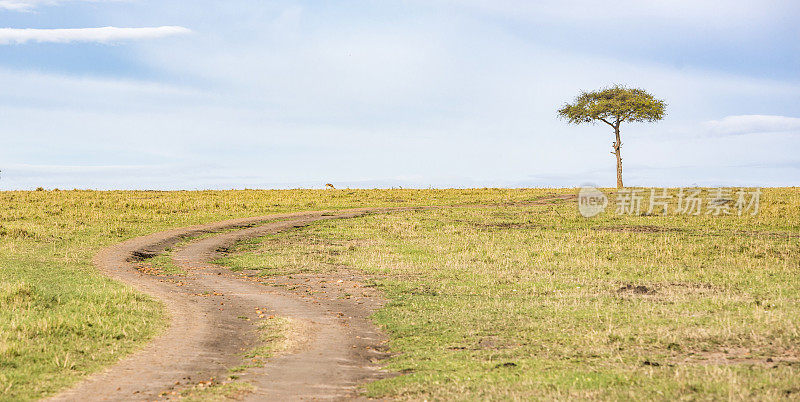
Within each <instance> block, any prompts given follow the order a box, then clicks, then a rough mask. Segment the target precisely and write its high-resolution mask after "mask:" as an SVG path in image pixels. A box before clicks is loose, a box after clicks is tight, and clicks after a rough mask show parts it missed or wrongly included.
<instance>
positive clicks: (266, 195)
mask: <svg viewBox="0 0 800 402" xmlns="http://www.w3.org/2000/svg"><path fill="white" fill-rule="evenodd" d="M546 193H552V191H549V190H443V191H437V190H379V191H362V190H329V191H314V190H289V191H251V190H244V191H198V192H187V191H177V192H153V191H114V192H99V191H33V192H27V191H13V192H0V399H6V400H8V399H10V400H19V399H23V400H24V399H33V398H37V397H41V396H44V395H49V394H52V393H54V392H56V391H57V390H59V389H62V388H63V387H65V386H68V385H69V384H71V383H74V382H75V381H77V380H78V379H80V378H81V377H82V376H84V375H86V374H87V373H91V372H94V371H97V370H99V369H101V368H102V367H104V366H106V365H108V364H110V363H112V362H114V361H116V360H117V359H119V358H120V357H121V356H123V355H125V354H127V353H129V352H131V351H132V350H134V349H135V348H136V347H138V346H140V345H142V344H143V342H145V341H146V340H147V339H150V338H151V337H153V336H154V335H155V334H156V333H158V331H159V330H161V329H163V328H164V325H165V320H164V317H163V314H162V311H161V306H160V305H159V303H157V302H155V301H153V300H151V299H150V298H148V297H145V296H142V295H140V294H137V293H136V292H134V291H132V290H131V289H129V288H127V287H125V286H122V285H120V284H118V283H115V282H113V281H111V280H108V279H106V278H105V277H103V276H102V275H100V274H99V273H98V272H97V271H96V270H95V268H94V267H93V266H92V264H91V258H92V256H93V255H94V254H95V253H96V252H97V251H98V250H99V249H101V248H102V247H104V246H108V245H111V244H114V243H117V242H120V241H123V240H125V239H128V238H132V237H135V236H139V235H144V234H148V233H152V232H155V231H158V230H163V229H168V228H174V227H180V226H185V225H190V224H196V223H203V222H210V221H215V220H221V219H226V218H233V217H243V216H255V215H262V214H269V213H277V212H286V211H299V210H319V209H328V208H331V209H340V208H349V207H357V206H406V205H447V204H459V203H485V202H508V201H524V200H531V199H535V198H537V197H541V196H542V195H544V194H546ZM161 262H163V261H161Z"/></svg>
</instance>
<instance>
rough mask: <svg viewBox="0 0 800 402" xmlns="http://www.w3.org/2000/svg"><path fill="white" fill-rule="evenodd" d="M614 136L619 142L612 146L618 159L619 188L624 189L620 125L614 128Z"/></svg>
mask: <svg viewBox="0 0 800 402" xmlns="http://www.w3.org/2000/svg"><path fill="white" fill-rule="evenodd" d="M614 134H615V135H616V136H617V141H616V142H614V144H613V145H612V147H613V148H614V152H613V153H614V155H616V157H617V188H622V154H621V153H620V148H621V147H622V141H621V140H620V138H619V125H617V126H616V127H614Z"/></svg>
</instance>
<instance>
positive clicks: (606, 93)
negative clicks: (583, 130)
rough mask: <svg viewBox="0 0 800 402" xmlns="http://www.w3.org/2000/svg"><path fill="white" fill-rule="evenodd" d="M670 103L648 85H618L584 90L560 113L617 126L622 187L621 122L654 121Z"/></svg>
mask: <svg viewBox="0 0 800 402" xmlns="http://www.w3.org/2000/svg"><path fill="white" fill-rule="evenodd" d="M666 107H667V104H666V103H664V101H663V100H659V99H656V98H655V97H653V95H650V94H649V93H648V92H647V91H645V90H644V89H639V88H627V87H624V86H621V85H615V86H613V87H610V88H605V89H601V90H599V91H592V92H586V91H583V92H581V94H580V95H578V96H577V97H576V98H575V100H574V101H573V102H572V103H567V104H564V106H563V107H562V108H561V109H558V116H559V117H561V118H562V119H566V120H567V122H568V123H570V124H581V123H592V124H594V123H596V122H597V121H602V122H603V123H606V124H608V125H609V126H611V128H613V129H614V135H615V136H616V141H614V143H613V144H611V147H612V148H613V149H614V152H611V153H612V154H613V155H616V157H617V188H622V155H621V153H620V148H621V147H622V141H621V140H620V136H619V126H620V125H621V124H622V123H624V122H654V121H658V120H661V119H662V118H664V114H665V109H666Z"/></svg>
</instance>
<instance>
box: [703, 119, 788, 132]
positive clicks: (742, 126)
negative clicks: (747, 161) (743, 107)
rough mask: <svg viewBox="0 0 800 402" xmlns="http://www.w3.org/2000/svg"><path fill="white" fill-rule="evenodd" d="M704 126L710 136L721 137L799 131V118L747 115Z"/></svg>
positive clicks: (716, 121)
mask: <svg viewBox="0 0 800 402" xmlns="http://www.w3.org/2000/svg"><path fill="white" fill-rule="evenodd" d="M704 125H705V127H706V128H707V129H708V130H709V131H710V132H711V133H712V134H721V135H740V134H750V133H770V132H784V131H800V118H797V117H787V116H771V115H759V114H749V115H739V116H727V117H725V118H723V119H720V120H712V121H707V122H705V123H704Z"/></svg>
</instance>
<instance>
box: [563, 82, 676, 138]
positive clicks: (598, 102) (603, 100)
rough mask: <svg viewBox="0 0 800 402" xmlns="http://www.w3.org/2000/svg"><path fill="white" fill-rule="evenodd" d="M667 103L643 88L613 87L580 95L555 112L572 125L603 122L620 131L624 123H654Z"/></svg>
mask: <svg viewBox="0 0 800 402" xmlns="http://www.w3.org/2000/svg"><path fill="white" fill-rule="evenodd" d="M666 106H667V104H666V103H665V102H664V101H663V100H659V99H656V98H655V97H653V95H650V94H649V93H648V92H647V91H645V90H644V89H639V88H627V87H624V86H621V85H615V86H613V87H610V88H605V89H601V90H599V91H591V92H586V91H583V92H581V94H580V95H578V96H577V97H576V98H575V100H574V101H573V102H572V103H566V104H564V106H563V107H562V108H561V109H558V116H559V117H561V118H563V119H565V120H567V121H568V122H569V123H571V124H581V123H592V122H594V121H596V120H599V121H602V122H604V123H606V124H608V125H610V126H612V127H616V128H619V125H620V123H623V122H653V121H657V120H661V119H662V118H663V117H664V114H665V109H666Z"/></svg>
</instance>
